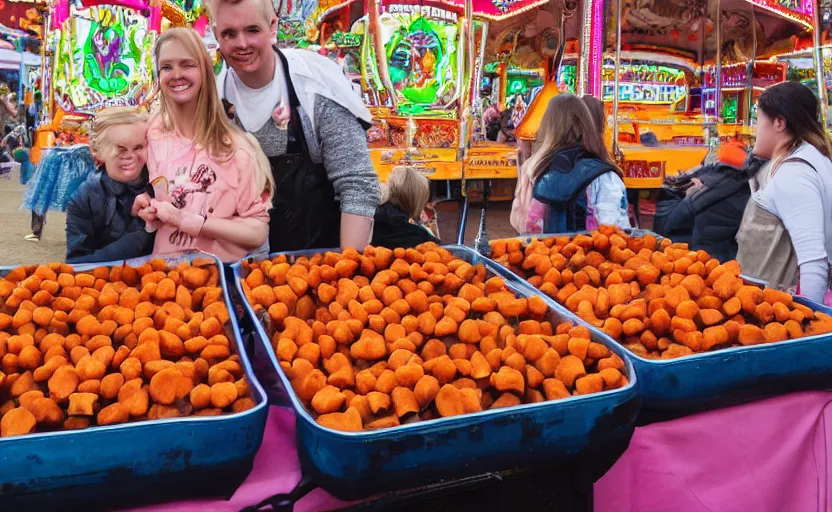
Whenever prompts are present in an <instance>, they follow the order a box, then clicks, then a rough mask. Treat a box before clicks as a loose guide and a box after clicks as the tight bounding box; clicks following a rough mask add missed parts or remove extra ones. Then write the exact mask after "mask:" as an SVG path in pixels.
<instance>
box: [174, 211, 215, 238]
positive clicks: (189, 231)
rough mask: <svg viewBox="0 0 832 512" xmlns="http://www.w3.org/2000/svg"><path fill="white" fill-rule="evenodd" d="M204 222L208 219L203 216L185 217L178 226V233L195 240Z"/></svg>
mask: <svg viewBox="0 0 832 512" xmlns="http://www.w3.org/2000/svg"><path fill="white" fill-rule="evenodd" d="M206 220H208V217H206V216H205V215H186V216H185V218H184V219H182V223H181V224H180V225H179V231H181V232H183V233H185V234H186V235H190V236H192V237H194V238H196V237H198V236H199V233H200V232H201V231H202V226H204V225H205V221H206Z"/></svg>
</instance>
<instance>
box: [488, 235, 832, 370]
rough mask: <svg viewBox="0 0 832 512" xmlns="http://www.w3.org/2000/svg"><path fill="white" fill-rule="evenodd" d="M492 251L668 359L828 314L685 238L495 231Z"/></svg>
mask: <svg viewBox="0 0 832 512" xmlns="http://www.w3.org/2000/svg"><path fill="white" fill-rule="evenodd" d="M491 250H492V254H491V256H492V258H493V259H495V260H496V261H497V262H498V263H500V264H502V265H503V266H505V267H507V268H509V269H510V270H512V271H513V272H515V273H517V274H518V275H519V276H520V277H522V278H524V279H526V280H528V281H529V282H530V283H531V284H532V285H534V286H535V287H537V288H538V289H539V290H540V291H541V292H543V293H545V294H546V295H547V296H549V297H551V298H552V299H554V300H556V301H557V302H558V303H560V304H562V305H564V306H565V307H566V308H568V309H569V310H570V311H573V312H574V313H575V314H577V315H578V316H579V317H580V318H582V319H583V320H585V321H586V322H588V323H590V324H591V325H593V326H595V327H597V328H599V329H601V330H603V331H604V332H605V333H607V334H608V335H609V336H610V337H611V338H613V339H614V340H616V341H618V342H620V343H622V344H623V345H624V346H625V347H626V348H627V349H629V350H630V351H631V352H633V353H634V354H637V355H639V356H642V357H645V358H648V359H673V358H677V357H683V356H689V355H692V354H697V353H702V352H708V351H711V350H718V349H721V348H727V347H734V346H745V345H756V344H761V343H776V342H778V341H785V340H790V339H795V338H801V337H805V336H812V335H817V334H825V333H829V332H832V318H830V316H828V315H826V314H824V313H821V312H813V311H812V310H811V309H810V308H808V307H806V306H804V305H801V304H798V303H797V302H795V301H794V300H793V297H792V296H791V295H790V294H788V293H785V292H782V291H779V290H774V289H769V288H765V289H763V288H760V287H758V286H754V285H750V284H746V283H745V282H744V281H743V279H742V278H741V277H740V273H741V269H740V266H739V264H738V263H737V262H736V261H729V262H726V263H723V264H720V263H719V261H717V260H716V259H714V258H712V257H711V256H710V255H709V254H708V253H707V252H705V251H701V250H700V251H691V250H689V249H688V246H687V244H679V243H676V244H674V243H672V242H671V241H670V240H668V239H662V240H661V241H659V240H657V239H656V237H654V236H652V235H645V236H642V237H632V236H630V235H628V234H627V233H625V232H623V231H621V230H620V229H618V228H614V227H609V226H602V227H601V228H600V229H599V230H597V231H594V232H592V233H590V234H579V235H574V236H556V237H550V238H541V239H533V240H531V241H530V242H529V243H524V242H523V241H521V240H519V239H509V240H497V241H494V242H492V245H491Z"/></svg>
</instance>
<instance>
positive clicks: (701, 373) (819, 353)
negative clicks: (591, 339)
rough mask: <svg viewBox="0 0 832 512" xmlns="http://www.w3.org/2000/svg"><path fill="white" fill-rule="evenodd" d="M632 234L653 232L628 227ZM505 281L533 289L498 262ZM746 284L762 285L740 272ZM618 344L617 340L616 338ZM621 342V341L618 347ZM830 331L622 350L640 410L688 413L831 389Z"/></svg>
mask: <svg viewBox="0 0 832 512" xmlns="http://www.w3.org/2000/svg"><path fill="white" fill-rule="evenodd" d="M625 231H627V232H628V233H630V234H631V235H633V236H643V235H653V236H655V237H656V238H657V239H659V240H661V239H662V238H665V237H662V236H661V235H657V234H656V233H653V232H650V231H646V230H640V229H632V230H625ZM577 234H580V233H566V234H554V235H539V236H531V237H519V238H518V239H519V240H521V241H522V242H523V243H524V244H525V243H528V242H529V241H530V240H532V239H542V238H551V237H555V236H574V235H577ZM498 266H499V267H500V270H499V273H500V275H502V276H503V277H504V278H505V279H516V280H518V281H519V282H521V283H523V286H525V287H526V288H527V289H528V290H536V288H535V287H534V286H532V285H531V284H530V283H529V282H528V281H526V280H525V279H522V278H521V277H520V276H518V275H517V274H515V273H514V272H512V271H511V270H509V269H507V268H505V267H503V266H502V265H498ZM740 277H742V278H743V280H744V281H745V282H746V283H747V284H749V285H755V286H759V287H761V288H762V287H764V286H765V283H764V282H762V281H759V280H756V279H751V278H748V277H746V276H740ZM541 296H542V297H543V298H544V299H545V300H546V301H547V302H548V303H549V304H550V307H552V308H557V309H558V310H560V311H562V312H566V313H568V314H569V316H570V317H571V318H573V319H574V320H575V321H576V322H578V323H580V324H581V325H585V326H587V327H589V328H590V330H592V331H593V332H594V333H596V334H597V335H599V336H601V337H603V338H605V339H607V340H608V341H614V340H613V339H612V338H611V337H609V336H608V335H607V334H606V333H604V332H603V331H601V330H600V329H597V328H596V327H594V326H592V325H590V324H588V323H587V322H585V321H583V320H582V319H580V318H578V317H577V315H575V314H574V313H572V312H571V311H569V310H568V309H567V308H566V307H565V306H563V305H561V304H559V303H558V302H556V301H555V300H554V299H552V298H550V297H548V296H546V295H545V294H541ZM794 300H795V302H797V303H798V304H802V305H804V306H807V307H808V308H810V309H812V310H813V311H819V312H822V313H825V314H827V315H832V308H829V307H826V306H823V305H820V304H817V303H815V302H812V301H810V300H808V299H805V298H803V297H799V296H795V297H794ZM616 344H617V342H616ZM619 346H620V345H619ZM830 348H832V334H822V335H817V336H807V337H805V338H798V339H794V340H787V341H780V342H777V343H771V344H761V345H750V346H744V347H731V348H726V349H720V350H715V351H712V352H704V353H698V354H693V355H690V356H685V357H680V358H677V359H668V360H654V359H647V358H644V357H641V356H639V355H637V354H634V353H632V352H631V351H629V350H626V349H625V351H626V353H627V356H628V357H629V358H630V359H631V360H632V362H633V365H634V367H635V369H636V372H637V373H638V378H639V392H640V394H641V397H642V400H643V407H644V409H649V410H656V411H666V412H669V413H687V412H696V411H701V410H707V409H713V408H716V407H723V406H728V405H734V404H737V403H742V402H745V401H750V400H755V399H760V398H765V397H769V396H774V395H778V394H784V393H789V392H793V391H801V390H807V389H828V388H832V350H830Z"/></svg>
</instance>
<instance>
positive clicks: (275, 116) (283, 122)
mask: <svg viewBox="0 0 832 512" xmlns="http://www.w3.org/2000/svg"><path fill="white" fill-rule="evenodd" d="M289 114H290V112H289V107H287V106H286V105H278V106H277V107H275V109H274V110H273V111H272V121H274V125H275V126H277V127H278V128H279V129H281V130H285V129H287V128H288V127H289Z"/></svg>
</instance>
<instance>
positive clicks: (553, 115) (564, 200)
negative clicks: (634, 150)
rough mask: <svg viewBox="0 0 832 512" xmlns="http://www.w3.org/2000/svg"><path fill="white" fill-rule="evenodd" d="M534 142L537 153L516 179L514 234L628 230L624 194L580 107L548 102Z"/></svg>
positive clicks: (565, 98) (568, 101)
mask: <svg viewBox="0 0 832 512" xmlns="http://www.w3.org/2000/svg"><path fill="white" fill-rule="evenodd" d="M536 139H537V143H536V146H537V149H536V150H535V152H534V153H533V154H532V156H531V158H529V160H528V161H527V162H526V163H525V164H523V169H522V170H521V176H520V177H518V190H517V192H516V194H515V205H513V206H512V225H513V226H514V228H515V229H517V230H518V231H519V232H526V233H529V232H532V233H535V232H536V233H540V232H545V233H564V232H568V231H583V230H585V229H594V228H596V227H597V226H599V225H602V224H608V225H613V226H619V227H622V228H629V227H630V219H629V215H628V211H627V206H628V205H627V188H626V187H625V186H624V182H623V181H622V179H621V174H620V171H619V169H618V167H617V166H616V165H615V163H614V162H613V161H612V159H611V158H610V156H609V153H608V152H607V148H606V147H605V146H604V141H603V138H602V136H601V130H600V126H598V125H597V124H596V122H595V120H594V119H593V117H592V115H591V113H590V111H589V109H588V108H587V106H586V104H585V103H584V101H582V100H581V99H580V98H578V97H577V96H574V95H572V94H559V95H557V96H555V97H554V98H552V99H551V100H550V101H549V105H548V106H547V107H546V112H545V113H544V114H543V119H542V120H541V122H540V127H539V128H538V131H537V137H536ZM529 190H531V198H529V197H527V196H528V191H529ZM524 203H525V205H526V206H525V207H524ZM523 210H525V213H524V212H523Z"/></svg>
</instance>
